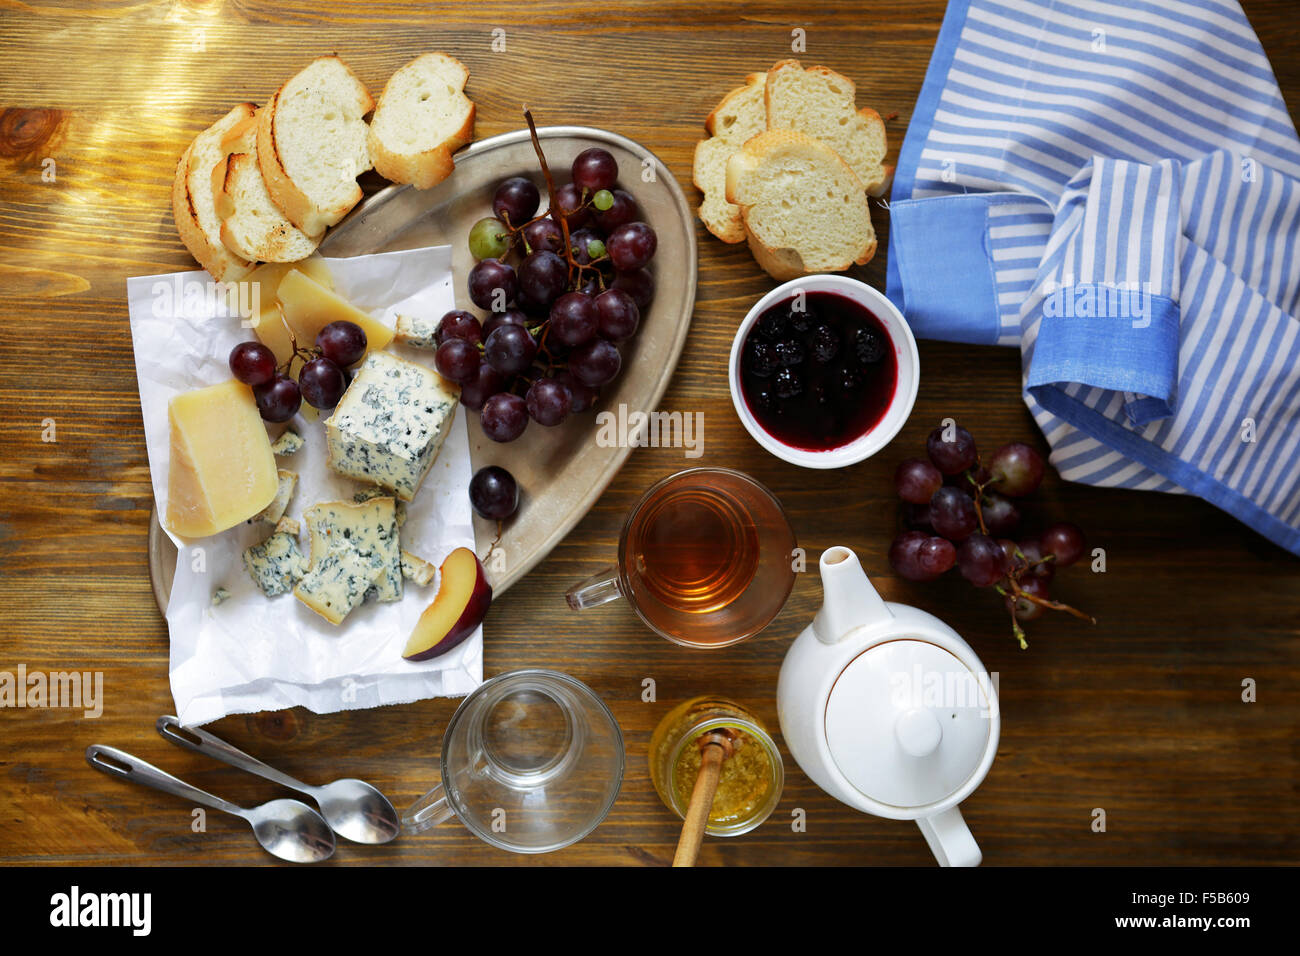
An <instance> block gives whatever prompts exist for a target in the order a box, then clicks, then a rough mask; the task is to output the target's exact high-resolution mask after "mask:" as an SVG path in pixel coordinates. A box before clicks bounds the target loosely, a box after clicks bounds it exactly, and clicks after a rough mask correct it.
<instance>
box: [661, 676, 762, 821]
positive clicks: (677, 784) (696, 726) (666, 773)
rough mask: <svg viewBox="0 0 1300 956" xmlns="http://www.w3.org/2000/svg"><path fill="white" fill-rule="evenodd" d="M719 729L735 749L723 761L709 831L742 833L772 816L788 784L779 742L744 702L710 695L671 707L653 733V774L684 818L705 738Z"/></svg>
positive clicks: (666, 802) (669, 803) (667, 799)
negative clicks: (701, 740)
mask: <svg viewBox="0 0 1300 956" xmlns="http://www.w3.org/2000/svg"><path fill="white" fill-rule="evenodd" d="M719 731H720V732H722V733H725V734H727V735H728V737H730V739H731V743H732V746H733V748H734V751H733V753H732V755H731V756H730V757H729V758H728V759H727V760H725V761H724V762H723V764H722V770H721V773H720V775H719V777H718V790H717V794H716V795H715V797H714V798H713V807H712V810H711V811H710V813H709V822H708V825H707V826H706V827H705V833H707V834H708V835H710V836H739V835H740V834H742V833H748V832H749V831H750V830H752V829H754V828H755V827H756V826H758V825H759V824H760V823H762V822H763V821H764V820H766V819H767V818H768V816H770V815H771V813H772V811H773V810H775V809H776V805H777V803H778V802H779V801H780V799H781V788H782V786H783V785H784V783H785V767H784V765H783V764H782V762H781V752H780V750H778V749H777V746H776V742H775V741H774V740H773V739H772V737H771V735H770V734H769V733H768V732H767V730H766V729H765V728H764V727H763V725H762V723H761V722H759V720H758V718H757V717H755V716H754V715H753V714H752V713H750V712H749V711H747V710H745V708H743V707H741V706H740V705H739V704H737V703H735V702H734V701H731V700H727V699H726V698H723V697H711V696H704V697H696V698H693V699H691V700H688V701H684V702H682V703H680V704H678V705H677V706H676V707H674V708H673V709H672V710H670V711H669V712H668V713H667V715H665V716H664V719H663V720H661V721H660V722H659V726H658V727H656V728H655V731H654V734H653V735H652V736H651V738H650V779H651V781H652V782H653V783H654V787H655V791H656V792H657V793H658V794H659V799H661V800H662V801H663V802H664V805H665V806H666V807H668V809H669V810H672V811H673V812H674V813H675V814H677V815H678V816H679V817H682V818H683V819H684V818H685V816H686V808H687V806H688V805H689V804H690V800H691V792H692V790H693V789H694V787H695V778H696V776H697V775H698V774H699V770H700V764H701V759H702V757H701V753H700V746H699V742H700V738H701V737H703V736H704V735H706V734H709V733H714V732H719Z"/></svg>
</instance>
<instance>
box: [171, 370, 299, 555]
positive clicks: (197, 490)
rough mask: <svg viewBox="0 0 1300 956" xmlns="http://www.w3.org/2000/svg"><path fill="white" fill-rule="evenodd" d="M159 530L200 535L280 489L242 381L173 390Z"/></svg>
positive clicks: (244, 516) (240, 516)
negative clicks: (163, 511)
mask: <svg viewBox="0 0 1300 956" xmlns="http://www.w3.org/2000/svg"><path fill="white" fill-rule="evenodd" d="M167 414H168V418H169V419H170V421H171V465H170V468H169V470H168V476H167V527H168V529H169V530H171V531H172V532H174V533H175V534H178V535H181V536H182V537H185V538H202V537H206V536H207V535H210V534H216V533H217V532H218V531H225V530H226V529H227V528H233V527H234V526H235V525H237V524H239V523H240V522H241V521H247V520H248V519H249V518H251V517H253V515H255V514H257V513H258V512H260V511H261V510H262V509H263V508H265V507H266V506H267V505H269V504H270V503H271V501H272V500H273V499H274V498H275V496H276V493H277V492H278V491H279V488H280V479H279V476H278V475H277V473H276V467H275V456H274V455H272V454H271V442H270V439H268V438H267V436H266V427H265V426H264V425H263V424H262V417H261V415H259V414H258V412H257V404H256V403H255V402H254V401H253V391H252V389H250V388H249V387H248V386H247V385H243V384H241V383H240V382H236V381H234V380H231V381H229V382H224V383H222V384H221V385H212V386H210V387H208V388H200V389H197V390H195V391H192V392H186V393H184V394H182V395H177V396H176V397H175V398H173V399H172V400H171V404H170V405H169V406H168V409H167Z"/></svg>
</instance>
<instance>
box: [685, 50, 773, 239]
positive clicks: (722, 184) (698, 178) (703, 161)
mask: <svg viewBox="0 0 1300 956" xmlns="http://www.w3.org/2000/svg"><path fill="white" fill-rule="evenodd" d="M766 79H767V74H766V73H751V74H750V75H749V76H748V77H746V79H745V85H744V86H738V87H736V89H734V90H732V91H731V92H730V93H728V94H727V95H726V96H724V97H723V98H722V100H721V102H719V103H718V105H717V106H716V107H714V109H713V112H712V113H710V114H709V116H708V118H707V119H706V120H705V121H704V126H705V128H706V129H707V130H708V131H709V138H708V139H702V140H700V141H699V142H698V143H696V144H695V168H694V179H695V186H696V188H697V189H699V190H700V192H702V193H704V201H703V202H702V203H700V208H699V216H700V220H701V221H702V222H703V223H704V225H705V227H706V228H707V229H708V230H709V232H711V233H713V234H714V235H715V236H717V237H718V238H719V239H721V240H722V241H723V242H744V241H745V223H744V221H743V220H742V219H741V216H740V207H739V206H735V205H733V204H732V203H729V202H727V196H726V193H727V160H728V159H730V158H731V154H732V153H734V152H735V151H736V150H738V149H740V147H741V146H743V145H744V144H745V141H746V140H748V139H750V138H751V137H754V136H757V135H758V134H759V133H761V132H763V130H765V129H767V109H766V105H765V103H764V89H765V81H766Z"/></svg>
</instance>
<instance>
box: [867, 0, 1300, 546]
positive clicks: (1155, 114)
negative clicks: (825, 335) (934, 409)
mask: <svg viewBox="0 0 1300 956" xmlns="http://www.w3.org/2000/svg"><path fill="white" fill-rule="evenodd" d="M1298 237H1300V138H1297V136H1296V130H1295V126H1294V125H1293V123H1292V121H1291V118H1290V116H1289V115H1288V113H1287V109H1286V105H1285V104H1284V103H1283V101H1282V96H1281V94H1280V92H1279V91H1278V87H1277V82H1276V80H1275V79H1274V76H1273V72H1272V69H1271V68H1270V66H1269V63H1268V60H1267V58H1266V57H1265V56H1264V52H1263V50H1262V49H1261V47H1260V45H1259V41H1258V39H1257V38H1256V37H1255V34H1254V32H1253V31H1252V30H1251V27H1250V24H1249V22H1248V21H1247V20H1246V16H1245V14H1244V13H1243V12H1242V10H1241V8H1240V7H1239V6H1238V5H1237V3H1236V2H1234V0H1186V2H1179V0H1159V2H1155V0H1152V2H1145V0H1124V2H1122V3H1118V2H1116V3H1108V2H1092V0H1075V2H1052V0H951V2H950V3H949V6H948V12H947V15H946V17H945V19H944V23H943V28H942V30H941V31H940V34H939V40H938V44H937V46H936V48H935V52H934V55H933V57H932V59H931V61H930V68H929V71H928V73H927V75H926V79H925V84H924V86H923V88H922V91H921V96H920V99H919V101H918V103H917V107H916V111H915V115H914V117H913V119H912V122H911V125H910V126H909V128H908V131H907V137H906V139H905V141H904V143H903V148H902V153H901V155H900V158H899V164H898V171H897V174H896V176H895V180H894V186H893V193H892V196H891V199H890V236H889V239H890V243H889V246H890V248H889V261H888V268H889V279H888V292H889V297H890V298H891V299H892V300H893V301H894V302H895V304H897V305H898V306H899V308H900V309H901V310H902V311H903V313H904V315H906V316H907V318H908V321H909V322H910V323H911V325H912V328H913V330H914V331H915V332H916V333H917V334H918V335H920V336H923V337H929V338H938V339H947V340H951V341H959V342H971V343H981V344H1002V345H1018V346H1019V347H1020V349H1021V353H1022V355H1023V389H1024V398H1025V402H1026V403H1027V404H1028V406H1029V408H1030V410H1031V412H1032V413H1033V415H1034V418H1035V420H1036V421H1037V423H1038V425H1039V426H1040V427H1041V428H1042V430H1043V433H1044V434H1045V435H1046V437H1047V441H1048V443H1049V444H1050V445H1051V448H1052V454H1051V460H1052V463H1053V464H1054V465H1055V467H1056V468H1057V469H1058V470H1059V471H1060V473H1061V475H1062V476H1063V477H1065V478H1067V479H1069V480H1071V481H1080V482H1085V483H1087V484H1093V485H1105V486H1114V487H1122V488H1139V489H1149V490H1156V491H1165V492H1175V493H1179V492H1190V493H1192V494H1195V495H1199V496H1200V497H1202V498H1204V499H1206V500H1207V501H1210V502H1212V503H1213V504H1215V505H1216V506H1218V507H1220V508H1222V509H1224V510H1225V511H1227V512H1229V513H1231V514H1233V515H1234V516H1236V517H1237V518H1239V519H1240V520H1241V521H1243V522H1245V523H1246V524H1248V525H1250V526H1251V527H1252V528H1254V529H1256V530H1257V531H1259V532H1260V533H1262V534H1264V535H1265V536H1267V537H1268V538H1270V539H1271V540H1273V541H1275V542H1277V543H1278V544H1280V545H1281V546H1282V547H1284V548H1287V549H1288V550H1290V551H1292V552H1294V553H1296V554H1300V467H1297V466H1298V465H1300V241H1298Z"/></svg>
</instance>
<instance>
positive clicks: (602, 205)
mask: <svg viewBox="0 0 1300 956" xmlns="http://www.w3.org/2000/svg"><path fill="white" fill-rule="evenodd" d="M591 204H592V205H593V206H595V207H596V208H597V209H599V210H600V211H601V212H604V211H605V210H607V209H609V208H610V207H611V206H613V205H614V194H613V193H612V192H610V191H609V190H608V189H598V190H596V195H594V196H592V197H591Z"/></svg>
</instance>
